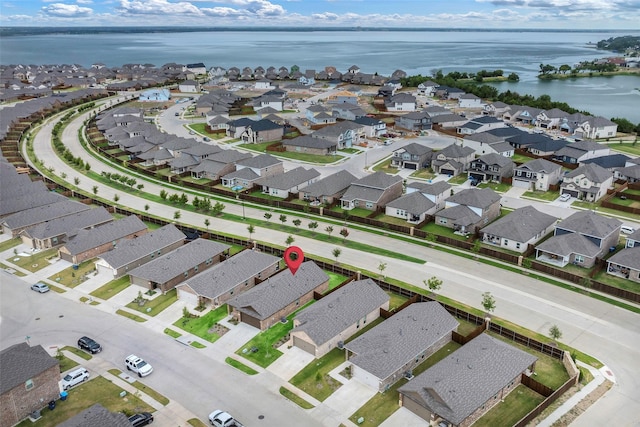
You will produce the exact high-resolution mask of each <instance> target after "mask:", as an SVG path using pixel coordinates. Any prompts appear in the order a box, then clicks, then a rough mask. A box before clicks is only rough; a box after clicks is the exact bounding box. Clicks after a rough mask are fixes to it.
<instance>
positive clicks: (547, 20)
mask: <svg viewBox="0 0 640 427" xmlns="http://www.w3.org/2000/svg"><path fill="white" fill-rule="evenodd" d="M159 25H162V26H200V27H202V26H205V27H224V26H265V27H271V26H280V27H295V26H304V27H348V28H352V27H358V26H359V27H416V28H420V27H425V28H447V27H452V28H496V29H502V28H505V29H506V28H523V29H529V28H530V29H535V28H541V29H544V28H552V29H582V30H603V29H609V30H612V29H613V30H615V29H621V30H622V29H630V30H639V29H640V0H0V26H34V27H47V26H109V27H111V26H136V27H143V26H159Z"/></svg>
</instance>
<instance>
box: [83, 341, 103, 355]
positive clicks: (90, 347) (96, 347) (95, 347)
mask: <svg viewBox="0 0 640 427" xmlns="http://www.w3.org/2000/svg"><path fill="white" fill-rule="evenodd" d="M78 348H79V349H81V350H85V351H88V352H89V353H91V354H96V353H100V352H101V351H102V346H101V345H100V344H99V343H97V342H96V341H94V340H93V339H91V338H89V337H81V338H80V339H79V340H78Z"/></svg>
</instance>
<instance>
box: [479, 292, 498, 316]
mask: <svg viewBox="0 0 640 427" xmlns="http://www.w3.org/2000/svg"><path fill="white" fill-rule="evenodd" d="M482 307H483V308H484V310H485V311H486V312H487V313H492V312H493V311H494V310H495V309H496V299H495V298H494V297H493V295H491V292H485V293H483V294H482Z"/></svg>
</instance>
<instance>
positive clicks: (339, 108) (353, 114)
mask: <svg viewBox="0 0 640 427" xmlns="http://www.w3.org/2000/svg"><path fill="white" fill-rule="evenodd" d="M366 115H367V112H366V111H364V110H363V109H362V107H360V106H359V105H357V104H351V103H350V102H345V103H342V104H333V105H332V106H331V116H332V117H335V118H338V119H343V120H352V121H355V120H356V119H357V118H360V117H366Z"/></svg>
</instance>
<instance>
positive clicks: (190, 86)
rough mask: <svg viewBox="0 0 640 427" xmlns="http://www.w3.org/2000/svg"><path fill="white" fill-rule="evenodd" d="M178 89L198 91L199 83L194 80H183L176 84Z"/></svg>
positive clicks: (188, 91) (181, 90)
mask: <svg viewBox="0 0 640 427" xmlns="http://www.w3.org/2000/svg"><path fill="white" fill-rule="evenodd" d="M178 90H179V91H180V92H183V93H197V92H200V83H198V82H197V81H195V80H185V81H183V82H180V83H179V84H178Z"/></svg>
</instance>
